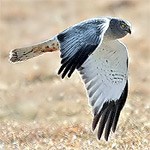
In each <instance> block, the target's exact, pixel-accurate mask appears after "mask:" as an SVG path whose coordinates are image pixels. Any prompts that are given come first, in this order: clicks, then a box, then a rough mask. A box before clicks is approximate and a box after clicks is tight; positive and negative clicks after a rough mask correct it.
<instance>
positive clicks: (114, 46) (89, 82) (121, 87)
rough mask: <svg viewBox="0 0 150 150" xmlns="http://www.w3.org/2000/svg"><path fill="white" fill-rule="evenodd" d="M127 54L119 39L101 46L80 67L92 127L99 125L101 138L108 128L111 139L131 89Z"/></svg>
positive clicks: (107, 131) (106, 133)
mask: <svg viewBox="0 0 150 150" xmlns="http://www.w3.org/2000/svg"><path fill="white" fill-rule="evenodd" d="M127 60H128V55H127V49H126V47H125V46H124V45H123V44H122V43H120V42H119V41H118V40H112V41H107V42H104V41H103V42H102V44H101V46H100V47H98V48H97V50H96V51H94V52H93V54H92V55H90V56H89V58H88V59H87V60H86V61H85V62H84V64H83V65H82V66H81V67H80V68H79V71H80V73H81V75H82V78H83V80H84V82H85V85H86V89H87V93H88V96H89V102H90V104H91V106H92V108H93V113H94V119H93V125H92V127H93V130H94V129H95V128H96V126H98V139H100V138H101V135H102V133H103V130H105V139H106V140H108V136H109V133H110V130H111V129H112V131H113V132H114V131H115V129H116V125H117V122H118V118H119V115H120V112H121V110H122V108H123V106H124V104H125V101H126V98H127V92H128V64H127V63H128V62H127Z"/></svg>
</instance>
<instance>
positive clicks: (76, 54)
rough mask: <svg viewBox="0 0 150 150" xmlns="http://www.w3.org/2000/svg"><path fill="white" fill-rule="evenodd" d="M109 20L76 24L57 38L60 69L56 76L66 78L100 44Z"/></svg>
mask: <svg viewBox="0 0 150 150" xmlns="http://www.w3.org/2000/svg"><path fill="white" fill-rule="evenodd" d="M108 26H109V19H94V20H88V21H84V22H82V23H80V24H77V25H75V26H73V27H71V28H69V29H67V30H65V31H64V32H62V33H60V34H59V35H58V36H57V39H58V40H59V42H60V51H61V58H62V61H61V64H62V65H61V67H60V69H59V71H58V74H60V73H62V78H64V77H65V76H66V75H67V74H68V77H70V76H71V74H72V73H73V72H74V70H75V69H76V68H79V67H80V66H81V65H82V64H83V63H84V62H85V60H86V59H87V58H88V56H89V55H90V54H91V53H92V52H93V51H94V50H95V49H96V48H97V46H98V45H100V44H101V42H102V39H103V35H104V33H105V31H106V30H107V28H108Z"/></svg>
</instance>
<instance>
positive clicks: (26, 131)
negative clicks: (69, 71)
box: [0, 0, 150, 150]
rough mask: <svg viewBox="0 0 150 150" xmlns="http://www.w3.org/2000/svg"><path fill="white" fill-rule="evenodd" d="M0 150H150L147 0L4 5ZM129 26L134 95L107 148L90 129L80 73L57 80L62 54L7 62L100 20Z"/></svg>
mask: <svg viewBox="0 0 150 150" xmlns="http://www.w3.org/2000/svg"><path fill="white" fill-rule="evenodd" d="M0 3H1V4H0V14H1V15H0V149H2V150H3V149H15V150H17V149H28V150H29V149H38V150H42V149H47V150H48V149H52V150H57V149H60V150H62V149H64V150H65V149H67V150H71V149H72V150H73V149H83V150H87V149H92V150H93V149H94V150H97V149H106V150H110V149H114V150H116V149H117V150H122V149H125V150H132V149H133V150H148V149H150V46H149V45H150V36H149V34H150V28H149V27H150V7H149V6H150V1H149V0H95V1H94V0H76V1H75V0H74V1H73V0H43V1H42V0H0ZM109 15H111V16H117V17H121V18H124V19H127V20H129V21H130V22H131V23H132V26H133V34H132V35H131V36H127V37H126V38H124V39H122V40H123V41H124V42H125V43H126V45H127V46H128V49H129V56H130V68H129V69H130V75H129V78H130V92H129V96H128V100H127V103H126V105H125V107H124V109H123V111H122V114H121V117H120V120H119V124H118V128H117V131H116V133H115V134H111V137H110V139H109V142H105V141H104V140H103V139H102V140H101V141H97V139H96V136H95V133H94V134H93V133H92V131H91V121H92V115H91V111H90V110H91V108H90V107H89V106H88V103H87V98H86V95H85V90H84V86H83V84H81V81H80V77H79V76H78V74H77V73H75V74H74V75H73V76H72V79H65V80H61V79H60V77H58V76H57V75H56V73H57V70H58V68H59V65H60V64H59V63H60V59H59V53H57V52H56V53H53V54H47V55H43V56H40V57H38V58H35V59H32V60H30V61H27V62H24V63H19V64H15V65H13V64H10V63H9V62H8V53H9V51H10V50H11V49H14V48H17V47H22V46H25V45H30V44H33V43H36V42H40V41H42V40H45V39H47V38H50V37H51V36H53V35H55V34H56V33H58V32H60V31H62V30H64V29H65V28H66V27H68V26H70V25H72V24H74V23H77V22H79V21H81V20H84V19H87V18H91V17H97V16H109Z"/></svg>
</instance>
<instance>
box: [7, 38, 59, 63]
mask: <svg viewBox="0 0 150 150" xmlns="http://www.w3.org/2000/svg"><path fill="white" fill-rule="evenodd" d="M59 49H60V44H59V41H58V40H57V37H54V38H52V39H50V40H47V41H44V42H41V43H37V44H35V45H32V46H27V47H23V48H17V49H14V50H12V51H10V55H9V60H10V62H13V63H15V62H19V61H25V60H28V59H30V58H33V57H36V56H39V55H41V54H43V53H46V52H53V51H57V50H59Z"/></svg>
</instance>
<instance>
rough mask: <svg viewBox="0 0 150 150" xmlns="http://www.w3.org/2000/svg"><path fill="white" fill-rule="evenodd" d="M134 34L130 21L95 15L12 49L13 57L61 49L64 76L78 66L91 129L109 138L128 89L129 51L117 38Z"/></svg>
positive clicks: (35, 54) (16, 58) (36, 54)
mask: <svg viewBox="0 0 150 150" xmlns="http://www.w3.org/2000/svg"><path fill="white" fill-rule="evenodd" d="M128 33H130V34H131V25H130V24H129V22H127V21H125V20H122V19H118V18H111V17H103V18H93V19H89V20H85V21H83V22H80V23H78V24H75V25H73V26H71V27H69V28H68V29H66V30H64V31H63V32H61V33H59V34H57V35H56V36H54V37H53V38H51V39H49V40H47V41H44V42H42V43H38V44H35V45H33V46H28V47H24V48H18V49H14V50H12V51H11V52H10V61H11V62H19V61H24V60H27V59H30V58H33V57H35V56H38V55H40V54H44V53H46V52H53V51H58V50H60V52H61V67H60V69H59V71H58V74H61V77H62V78H64V77H65V76H68V77H71V75H72V73H73V72H74V71H75V70H76V69H77V70H78V71H79V72H80V74H81V76H82V79H83V81H84V82H85V86H86V89H87V93H88V97H89V103H90V105H91V106H92V109H93V115H94V119H93V124H92V129H93V130H95V128H96V127H97V128H98V139H100V138H101V135H102V133H103V130H105V132H104V137H105V139H106V140H108V136H109V134H110V130H112V131H113V132H115V130H116V126H117V122H118V119H119V115H120V112H121V110H122V108H123V106H124V104H125V101H126V98H127V93H128V53H127V48H126V46H125V45H123V44H122V43H121V42H120V41H119V40H118V39H119V38H122V37H124V36H126V35H127V34H128Z"/></svg>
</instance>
